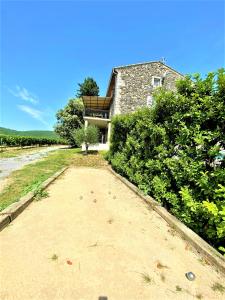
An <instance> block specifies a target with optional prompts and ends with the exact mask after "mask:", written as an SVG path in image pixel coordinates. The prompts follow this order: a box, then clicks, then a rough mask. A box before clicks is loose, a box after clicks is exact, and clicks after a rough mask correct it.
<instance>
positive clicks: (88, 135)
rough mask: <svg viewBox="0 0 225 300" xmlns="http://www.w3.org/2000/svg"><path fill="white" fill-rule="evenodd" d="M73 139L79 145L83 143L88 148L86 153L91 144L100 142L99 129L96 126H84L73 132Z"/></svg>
mask: <svg viewBox="0 0 225 300" xmlns="http://www.w3.org/2000/svg"><path fill="white" fill-rule="evenodd" d="M73 138H74V140H75V142H76V144H77V145H79V146H81V145H82V144H83V143H84V144H85V147H86V153H87V151H88V146H89V145H90V144H96V143H98V140H99V129H98V128H97V127H96V126H92V125H90V126H87V128H85V127H84V126H83V127H81V128H79V129H76V130H74V131H73Z"/></svg>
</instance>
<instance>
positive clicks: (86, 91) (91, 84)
mask: <svg viewBox="0 0 225 300" xmlns="http://www.w3.org/2000/svg"><path fill="white" fill-rule="evenodd" d="M78 85H79V89H78V91H77V97H78V98H81V97H82V96H99V87H98V85H97V83H96V81H95V80H94V79H93V78H91V77H87V78H85V79H84V82H83V83H78Z"/></svg>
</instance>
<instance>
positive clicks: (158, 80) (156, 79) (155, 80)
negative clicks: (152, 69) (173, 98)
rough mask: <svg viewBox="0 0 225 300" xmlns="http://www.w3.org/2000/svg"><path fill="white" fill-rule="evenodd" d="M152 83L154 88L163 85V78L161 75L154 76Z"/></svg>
mask: <svg viewBox="0 0 225 300" xmlns="http://www.w3.org/2000/svg"><path fill="white" fill-rule="evenodd" d="M152 85H153V87H154V88H156V87H159V86H161V85H162V78H161V77H156V76H153V77H152Z"/></svg>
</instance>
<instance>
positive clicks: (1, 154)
mask: <svg viewBox="0 0 225 300" xmlns="http://www.w3.org/2000/svg"><path fill="white" fill-rule="evenodd" d="M47 147H49V146H45V147H30V148H20V147H18V148H15V147H13V148H11V149H10V148H1V150H0V159H1V158H9V157H15V156H19V155H24V154H30V153H33V152H37V151H40V150H42V149H44V148H47Z"/></svg>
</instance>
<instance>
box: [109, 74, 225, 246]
mask: <svg viewBox="0 0 225 300" xmlns="http://www.w3.org/2000/svg"><path fill="white" fill-rule="evenodd" d="M154 100H155V104H154V106H153V108H151V109H148V108H145V109H142V110H139V111H137V112H135V113H133V114H129V115H119V116H115V117H114V119H113V121H112V136H111V148H110V151H109V154H108V159H109V161H110V162H111V164H112V167H113V168H114V169H115V170H116V171H117V172H118V173H120V174H122V175H123V176H125V177H127V178H128V179H129V180H130V181H131V182H133V183H134V184H136V185H137V186H138V187H139V188H140V189H141V190H142V191H144V192H145V193H146V194H149V195H151V196H153V197H154V198H155V199H156V200H157V201H159V202H160V203H161V204H162V205H163V206H164V207H166V208H167V209H168V210H169V211H170V212H171V213H172V214H174V215H175V216H176V217H178V218H179V219H180V220H181V221H182V222H184V223H185V224H186V225H188V226H189V227H190V228H192V229H193V230H194V231H195V232H197V233H198V234H199V235H200V236H202V237H203V238H204V239H205V240H207V241H208V242H209V243H210V244H212V245H213V246H214V247H216V248H217V249H218V248H219V250H221V251H223V247H225V158H224V155H223V153H224V152H223V151H224V149H225V71H224V70H223V69H221V70H219V71H218V72H217V73H215V74H214V73H209V74H208V76H207V77H206V78H205V79H204V80H203V79H201V78H200V76H199V75H196V76H194V77H193V78H190V77H186V79H184V80H181V81H179V82H178V83H177V92H171V91H166V90H163V89H159V90H158V91H157V92H156V93H155V94H154ZM224 250H225V249H224Z"/></svg>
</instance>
